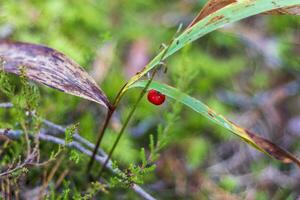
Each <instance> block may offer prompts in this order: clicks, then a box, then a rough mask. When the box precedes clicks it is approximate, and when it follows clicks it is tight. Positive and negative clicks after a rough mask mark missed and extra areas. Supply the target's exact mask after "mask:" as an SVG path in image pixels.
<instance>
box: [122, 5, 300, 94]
mask: <svg viewBox="0 0 300 200" xmlns="http://www.w3.org/2000/svg"><path fill="white" fill-rule="evenodd" d="M296 5H300V2H299V0H239V1H236V2H235V3H231V4H229V5H227V6H225V7H223V8H221V9H219V10H217V11H216V12H213V13H210V14H209V15H208V16H206V17H204V18H203V19H201V20H200V21H198V22H197V23H195V24H193V25H192V26H191V27H189V28H188V29H186V30H185V31H184V32H183V33H182V34H180V35H179V36H178V37H177V38H175V39H174V40H173V41H172V43H171V44H170V46H169V47H168V48H166V49H164V50H163V51H161V52H160V53H159V54H158V55H157V56H156V57H155V58H154V59H153V60H152V61H151V62H150V63H149V64H148V65H146V66H145V67H144V69H143V70H142V71H141V72H139V73H138V74H136V75H135V76H133V77H132V78H131V79H130V80H129V81H128V83H127V84H126V86H125V87H124V89H123V90H122V91H123V92H125V91H126V90H127V89H128V88H129V87H130V85H132V84H133V83H134V82H136V81H137V80H139V79H140V78H141V77H143V76H144V75H145V74H146V73H147V72H149V71H150V70H151V69H153V68H154V67H156V66H158V64H159V62H160V61H161V60H164V59H166V58H167V57H169V56H171V55H172V54H174V53H175V52H177V51H178V50H180V49H181V48H183V47H184V46H186V45H187V44H189V43H191V42H193V41H195V40H197V39H199V38H201V37H202V36H204V35H206V34H208V33H210V32H212V31H214V30H216V29H218V28H221V27H223V26H224V25H226V24H229V23H233V22H236V21H239V20H241V19H244V18H247V17H250V16H253V15H256V14H259V13H263V12H267V11H270V10H274V9H279V8H284V7H290V6H296ZM165 51H167V53H165ZM163 55H164V57H163V58H161V57H162V56H163Z"/></svg>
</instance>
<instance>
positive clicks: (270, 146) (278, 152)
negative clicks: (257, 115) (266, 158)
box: [246, 130, 300, 167]
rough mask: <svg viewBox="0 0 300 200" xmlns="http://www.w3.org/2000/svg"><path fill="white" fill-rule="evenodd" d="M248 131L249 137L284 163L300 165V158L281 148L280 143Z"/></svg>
mask: <svg viewBox="0 0 300 200" xmlns="http://www.w3.org/2000/svg"><path fill="white" fill-rule="evenodd" d="M246 133H247V134H248V135H249V137H250V138H251V139H252V140H253V141H254V142H255V144H256V145H257V146H259V147H260V148H261V149H263V150H264V151H265V152H267V153H268V154H269V155H271V156H274V157H275V158H276V159H278V160H280V161H281V162H283V163H292V162H294V163H296V164H297V165H298V167H300V161H299V159H298V158H296V157H295V156H293V155H292V154H291V153H289V152H287V151H286V150H284V149H282V148H280V147H279V146H278V145H276V144H274V143H272V142H270V141H269V140H267V139H265V138H262V137H260V136H258V135H256V134H254V133H252V132H250V131H248V130H246Z"/></svg>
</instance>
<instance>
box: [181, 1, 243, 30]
mask: <svg viewBox="0 0 300 200" xmlns="http://www.w3.org/2000/svg"><path fill="white" fill-rule="evenodd" d="M235 2H237V0H210V1H208V2H207V3H206V4H205V6H204V7H203V8H202V9H201V11H200V12H199V14H198V15H197V16H196V17H195V19H194V20H193V21H192V22H191V23H190V24H189V25H188V27H187V28H190V27H192V26H193V25H194V24H196V23H197V22H198V21H200V20H201V19H203V18H204V17H206V16H208V15H210V14H211V13H214V12H216V11H217V10H220V9H221V8H224V7H225V6H228V5H229V4H232V3H235Z"/></svg>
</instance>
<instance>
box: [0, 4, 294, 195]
mask: <svg viewBox="0 0 300 200" xmlns="http://www.w3.org/2000/svg"><path fill="white" fill-rule="evenodd" d="M240 2H241V3H238V4H236V5H234V6H231V7H225V8H224V9H220V10H218V11H217V12H216V13H213V14H212V15H209V16H208V17H207V18H205V19H204V20H202V21H199V22H198V23H196V24H195V25H194V26H191V27H190V28H189V29H186V30H184V31H183V32H181V34H179V35H177V37H176V39H174V40H173V41H172V42H171V45H170V46H169V47H167V48H165V49H163V50H161V51H160V53H158V55H157V56H156V57H155V58H154V60H152V61H151V62H150V64H149V65H147V66H146V68H144V69H143V70H142V71H141V73H139V74H138V75H137V76H133V77H126V72H127V71H130V69H129V67H128V65H127V62H128V57H129V56H128V55H127V54H128V53H129V51H130V49H132V48H133V47H132V46H133V45H132V44H135V42H136V41H138V40H139V39H143V40H146V41H147V42H148V47H147V48H148V53H147V55H144V57H147V58H145V59H146V60H147V59H148V57H149V55H155V54H156V53H157V52H158V51H159V50H158V46H159V44H160V43H162V42H164V41H168V40H169V39H170V38H172V35H173V34H174V32H175V31H176V30H177V28H178V25H179V23H178V20H176V19H175V21H176V22H174V21H173V20H174V19H173V18H176V17H179V18H180V21H190V19H188V20H186V19H185V18H184V17H183V16H187V13H186V12H187V11H188V12H192V11H191V10H194V11H195V12H197V11H199V9H200V7H202V6H203V5H204V3H205V1H197V2H189V3H188V2H187V1H184V2H182V1H174V2H172V3H170V2H168V1H159V2H157V1H140V0H133V1H130V2H127V1H120V2H117V1H107V0H103V1H97V0H91V1H75V0H71V1H61V0H47V1H35V0H29V1H24V2H22V3H19V2H17V1H15V0H8V1H4V2H1V3H0V13H1V14H0V17H1V21H0V38H1V37H3V36H2V34H3V32H2V29H1V28H2V27H8V29H9V30H10V29H11V30H12V32H11V34H10V35H9V36H7V37H8V38H9V39H12V40H18V41H26V42H31V43H36V44H45V45H47V46H50V47H53V48H54V49H58V50H59V51H61V52H64V54H66V55H67V57H70V58H73V59H75V60H76V61H77V62H78V63H79V64H80V65H81V66H83V67H84V69H85V70H86V71H93V70H94V68H95V67H97V66H95V64H94V63H96V60H97V51H98V49H99V48H101V47H102V46H104V45H105V44H106V43H107V42H111V41H112V42H114V44H116V48H114V52H113V58H112V60H113V61H112V63H110V64H108V65H107V66H105V67H106V68H107V69H108V70H107V71H108V73H107V74H106V76H105V77H104V80H101V81H100V80H96V81H99V83H100V82H101V89H102V90H100V93H101V91H105V94H106V95H107V102H112V99H113V98H115V95H116V93H117V91H119V89H120V88H121V87H122V85H123V84H124V83H125V82H126V80H128V79H129V84H128V85H127V86H126V87H125V88H124V90H123V92H124V93H122V94H125V91H126V96H122V101H120V104H119V105H118V107H117V111H116V112H115V115H114V116H113V118H112V120H111V126H109V127H108V129H107V131H106V135H105V137H104V142H103V144H101V148H103V149H104V150H105V152H108V151H109V148H110V147H111V146H112V145H113V143H114V141H115V139H116V138H117V133H118V132H119V130H120V127H121V125H122V123H123V122H124V121H125V120H126V117H127V116H128V113H129V112H130V110H131V106H132V105H134V102H136V100H137V98H138V92H137V91H138V90H128V91H127V89H130V88H133V87H143V86H145V85H146V82H147V79H146V77H145V76H144V75H146V74H147V73H148V72H153V70H154V69H155V68H156V67H157V66H158V65H157V64H158V63H159V62H160V61H162V59H161V55H163V53H164V51H166V52H167V54H166V56H165V57H169V56H170V55H172V54H174V53H175V52H176V51H178V50H179V49H181V48H183V47H184V48H183V49H182V51H181V52H180V53H177V54H176V55H174V56H173V57H170V58H168V59H163V61H164V63H165V66H161V69H159V70H158V73H157V75H156V77H155V79H156V81H154V82H153V84H152V85H151V86H150V87H151V88H155V89H157V90H160V91H162V92H163V93H165V94H166V95H167V96H169V97H170V98H167V102H166V103H165V104H164V105H163V106H161V107H155V106H153V105H150V104H149V103H148V102H147V101H146V100H142V101H141V103H140V105H139V106H138V108H137V112H136V113H135V115H134V117H133V118H132V120H131V123H130V127H129V128H128V129H127V130H126V131H125V134H124V136H123V138H122V139H121V142H120V144H118V146H117V149H116V152H115V153H114V154H113V157H112V159H113V160H115V162H114V164H113V166H112V167H113V169H115V171H116V174H111V173H109V172H106V173H104V174H103V176H102V178H101V179H100V181H92V180H89V177H88V175H87V174H88V173H87V172H86V163H87V162H88V157H87V156H86V154H84V153H82V152H81V153H80V152H79V151H78V150H76V149H75V148H73V147H72V145H73V144H76V142H77V140H76V134H80V135H81V136H82V137H84V138H87V139H88V140H89V141H92V142H93V143H95V140H96V136H95V135H96V133H97V132H98V127H100V126H101V124H102V123H103V119H104V118H105V111H104V109H103V108H99V106H97V105H95V104H92V103H89V102H88V101H86V100H80V99H79V98H76V97H72V96H70V95H66V94H64V93H62V92H58V91H56V90H53V89H49V88H47V87H38V86H37V85H36V84H35V83H33V82H31V81H29V80H28V79H27V78H28V69H26V67H28V66H23V67H22V66H18V67H20V68H18V69H20V73H19V75H20V77H21V78H17V77H15V76H12V75H10V74H6V73H3V72H2V71H1V73H0V103H2V102H11V103H13V107H12V108H9V109H3V108H0V129H7V130H19V131H22V133H24V134H23V135H22V137H20V138H19V139H18V140H14V141H13V142H11V141H10V140H3V141H2V139H1V138H0V139H1V140H0V157H1V160H0V171H1V172H2V171H6V170H7V169H8V166H10V165H12V164H13V165H14V166H16V165H17V164H19V163H22V162H23V161H25V160H26V158H28V155H31V154H30V153H33V152H36V156H35V157H34V161H38V162H41V163H42V164H43V161H44V162H45V163H44V164H43V165H41V166H39V165H36V166H30V165H24V166H22V167H20V168H19V169H18V170H16V171H14V172H13V173H12V175H11V176H10V177H9V178H6V179H4V180H5V181H8V182H9V183H8V184H4V185H6V186H7V187H12V188H14V189H15V191H16V193H17V191H18V190H19V189H21V188H24V186H25V188H26V189H28V191H29V192H31V193H33V190H31V188H38V187H45V188H44V189H45V190H44V191H45V198H46V199H71V198H73V199H92V198H99V197H100V198H103V199H111V198H116V197H119V196H120V195H125V193H126V197H125V198H130V199H133V198H138V197H137V196H136V195H134V196H133V195H132V194H131V193H130V192H129V190H130V189H131V188H132V187H133V185H134V184H140V185H145V186H146V188H148V186H149V185H150V184H151V187H149V188H151V189H146V190H147V191H149V193H153V194H154V196H157V197H158V198H163V199H173V198H185V199H186V198H197V197H199V196H200V197H204V198H207V199H209V198H210V197H211V195H213V194H215V193H218V194H222V195H225V194H226V195H227V194H230V195H231V194H232V195H235V194H236V195H240V196H242V198H243V197H244V195H245V193H243V192H241V191H243V190H245V189H248V188H250V187H252V188H251V189H254V190H255V196H256V198H257V199H270V198H272V197H274V196H275V197H277V198H278V199H280V198H281V199H285V198H292V197H294V196H296V195H298V191H296V190H294V189H293V188H292V187H291V188H289V186H288V185H282V184H279V183H273V185H272V187H271V186H270V187H269V188H267V190H268V193H267V192H263V191H264V189H265V188H263V187H260V186H259V184H257V185H255V184H254V185H255V186H253V184H251V183H249V185H246V184H245V183H243V184H241V183H240V182H239V180H242V178H241V177H240V176H239V174H243V173H245V174H250V175H251V174H253V173H255V176H254V175H253V177H254V178H255V177H256V176H257V177H258V178H257V180H258V181H259V175H258V174H260V173H263V172H264V171H263V170H264V169H265V167H266V166H268V165H269V166H270V167H275V168H278V169H279V170H280V172H281V171H282V172H291V174H292V172H293V171H292V170H293V169H294V167H293V166H290V165H288V166H285V165H283V164H280V163H278V162H273V161H272V163H271V164H269V163H268V162H270V158H266V157H259V156H256V154H255V153H253V152H252V151H251V150H250V151H249V150H248V149H246V147H244V146H239V145H238V144H237V143H236V140H235V138H233V137H231V136H227V134H226V133H227V132H226V131H224V130H223V128H220V127H216V126H215V125H214V124H212V123H210V122H209V121H208V120H206V119H204V118H201V117H199V116H198V115H197V113H194V112H191V111H190V110H188V109H186V108H185V107H184V106H183V105H184V104H185V105H187V106H188V107H190V108H192V109H194V110H196V111H197V112H200V113H202V114H203V112H202V111H201V109H200V110H199V105H201V106H202V107H205V108H206V106H205V105H203V104H202V103H201V102H200V101H199V99H201V101H203V102H205V103H206V104H207V105H209V106H210V107H212V108H213V109H214V110H218V111H219V112H220V113H223V114H224V116H226V117H229V118H230V119H232V118H235V117H234V116H236V114H237V113H239V112H241V113H246V112H245V108H243V107H239V106H237V105H236V104H231V105H228V104H227V103H226V102H225V103H224V102H222V99H221V98H220V97H219V96H218V94H219V91H220V90H231V91H234V92H235V93H242V94H246V95H245V96H248V97H249V98H248V99H251V100H250V101H252V98H251V97H250V96H254V95H256V94H258V96H259V92H262V91H264V90H272V89H273V88H274V87H275V86H277V85H279V84H280V83H281V82H282V81H283V80H291V79H292V80H293V79H294V78H295V77H296V76H298V75H297V73H298V68H297V66H298V63H299V58H298V57H297V52H298V51H297V48H296V47H297V45H296V47H295V45H294V44H293V42H294V41H295V39H294V37H296V36H297V33H296V31H293V30H289V29H286V28H283V27H297V26H298V25H299V23H298V22H299V20H298V18H296V17H293V16H284V17H278V16H272V17H269V16H258V17H257V18H250V19H249V21H246V20H245V21H243V22H242V23H241V24H244V25H245V26H249V27H252V25H253V24H255V25H257V22H256V20H259V21H260V20H261V21H262V23H263V24H264V25H266V27H263V28H261V29H262V30H261V31H262V32H263V31H265V32H266V33H265V34H266V35H267V34H269V35H272V36H273V35H274V37H275V36H276V37H277V38H278V44H279V51H280V52H279V56H280V59H281V61H282V68H280V69H275V68H268V67H266V66H265V63H264V62H263V61H262V58H261V57H251V56H250V55H249V54H248V52H247V51H246V50H244V49H246V48H249V49H251V48H250V47H245V46H247V45H245V43H243V42H244V40H243V39H242V40H240V36H238V35H236V34H232V33H228V32H226V30H227V29H226V28H225V29H222V31H218V32H213V33H211V34H209V35H205V34H207V33H209V32H211V31H213V30H215V29H217V28H220V27H222V26H223V25H225V24H227V23H229V22H234V21H237V20H240V19H242V18H245V17H248V16H251V15H254V14H256V13H260V12H264V11H266V10H268V9H270V8H271V7H272V6H273V7H274V5H271V4H272V3H271V1H263V0H257V1H255V3H254V4H253V6H252V7H251V6H247V5H246V3H245V2H248V1H240ZM277 2H278V3H279V4H280V6H284V5H285V6H288V5H293V4H295V3H299V1H296V0H289V1H281V0H279V1H277ZM20 4H21V5H20ZM239 9H243V12H241V11H240V12H236V10H239ZM172 12H175V13H176V17H174V16H173V15H174V14H173V13H172ZM233 13H235V14H236V13H237V14H236V15H234V14H233ZM221 15H222V16H223V15H224V16H225V18H226V19H227V20H221V18H216V17H217V16H221ZM170 16H173V17H171V18H172V19H170ZM213 19H220V20H219V21H218V20H217V22H215V23H209V22H212V21H213ZM262 19H263V20H262ZM187 25H188V24H184V27H186V26H187ZM287 34H288V37H287V36H286V35H287ZM204 35H205V36H204ZM200 37H202V38H201V39H200V40H199V41H194V40H196V39H198V38H200ZM286 39H288V40H289V41H291V42H286V41H285V40H286ZM192 41H194V43H193V45H189V43H191V42H192ZM249 49H248V50H249ZM295 49H296V50H295ZM2 64H3V63H2ZM144 64H145V63H144ZM123 66H126V67H123ZM38 67H39V66H38ZM38 67H37V69H38ZM139 67H141V66H139ZM165 69H167V70H166V73H165V72H164V70H165ZM124 71H126V72H125V73H123V72H124ZM85 78H87V76H83V78H82V80H86V79H85ZM88 78H89V77H88ZM138 78H145V79H146V81H138ZM76 80H77V79H72V81H71V82H74V81H76ZM137 81H138V82H137ZM159 82H166V83H167V85H163V84H160V83H159ZM278 82H280V83H278ZM168 85H172V86H174V88H169V86H168ZM52 86H53V85H52ZM56 88H57V87H56ZM162 88H163V89H165V90H163V89H162ZM166 88H167V89H166ZM175 88H176V89H175ZM82 91H83V92H84V91H85V90H82ZM69 93H70V94H74V93H71V92H69ZM101 95H102V94H101ZM101 95H100V96H101ZM77 96H80V95H77ZM104 96H105V95H104ZM182 96H184V98H180V97H182ZM192 96H193V97H195V99H194V98H192ZM101 97H103V96H101ZM171 98H174V101H173V100H171ZM88 99H89V98H88ZM105 99H106V97H105ZM187 99H188V100H191V99H192V100H193V102H192V101H189V102H186V100H187ZM220 99H221V100H220ZM196 101H197V102H196ZM254 101H255V100H253V102H254ZM101 102H102V101H100V103H101ZM107 102H104V104H105V105H106V106H108V107H109V106H110V105H109V104H108V103H107ZM195 102H196V103H195ZM194 103H195V104H194ZM196 104H197V105H196ZM244 104H245V102H242V103H241V104H239V105H244ZM253 105H258V104H255V103H253V104H251V105H250V106H249V105H248V106H249V107H251V106H252V107H253ZM293 105H295V104H293ZM201 106H200V107H201ZM262 107H263V106H262ZM285 109H287V108H285ZM292 110H293V112H297V111H296V109H292ZM204 115H205V116H206V117H209V116H208V114H207V113H204ZM216 116H217V115H216ZM237 116H238V117H236V118H238V119H239V118H242V117H240V116H241V114H240V115H237ZM44 118H45V119H48V120H51V121H54V122H55V123H57V124H62V125H65V126H66V127H67V128H66V130H65V131H64V135H59V136H58V138H59V139H61V140H62V141H63V144H62V145H53V144H52V143H50V142H48V141H40V140H38V139H37V138H38V134H39V133H43V131H46V132H49V133H51V134H53V135H54V136H57V135H56V134H57V133H56V131H57V130H54V129H53V127H52V128H51V127H48V126H45V124H44V123H43V119H44ZM267 118H268V117H267ZM222 119H223V118H222ZM223 120H224V119H223ZM250 120H251V118H250V117H249V121H250ZM261 120H262V121H263V120H264V119H261ZM225 122H226V123H225V124H224V123H222V124H221V126H225V128H226V127H227V128H228V125H229V126H230V127H229V129H232V128H233V127H234V128H237V126H235V125H234V124H231V123H229V120H227V119H226V120H225ZM268 123H271V122H270V121H268V122H265V124H268ZM70 124H73V125H70ZM254 124H258V123H256V122H255V123H254ZM272 126H274V127H275V125H274V124H273V125H272ZM252 127H253V128H255V129H257V127H254V126H252ZM274 129H276V128H273V129H272V128H270V129H269V131H267V132H270V135H267V136H266V137H268V138H274V140H275V139H276V142H277V143H281V142H282V141H284V142H285V145H287V144H286V143H287V141H286V140H283V139H284V138H283V137H284V136H283V137H282V136H280V137H279V136H278V135H276V131H274ZM282 130H283V128H280V129H279V131H282ZM233 132H235V133H237V134H238V135H239V134H240V135H239V136H241V137H242V138H243V139H245V140H246V141H248V142H250V143H252V144H253V145H254V146H255V145H256V143H255V141H254V142H253V140H251V139H250V138H249V137H248V136H247V134H243V133H244V132H242V133H241V132H237V131H236V130H233ZM258 132H259V133H264V131H261V130H260V129H259V130H258ZM286 137H294V136H290V135H289V136H286ZM289 139H290V138H289ZM288 144H289V145H288V146H286V147H288V148H289V149H290V150H291V151H293V152H295V151H297V150H299V148H298V146H299V145H297V144H296V141H290V143H288ZM69 147H71V148H69ZM256 147H257V148H258V149H260V150H262V151H265V149H263V148H260V146H256ZM224 149H225V150H224ZM241 149H242V150H241ZM245 149H246V150H245ZM223 151H224V152H223ZM240 151H246V153H245V152H244V154H245V155H251V156H248V157H249V159H250V161H249V160H248V162H247V163H246V164H245V165H243V166H242V167H239V168H237V170H235V168H234V169H233V170H230V169H223V171H222V173H220V174H218V173H214V171H213V170H212V169H214V168H213V167H211V168H210V166H212V165H213V166H214V165H215V164H216V165H217V164H222V163H224V162H227V159H229V158H233V156H234V155H236V154H237V153H239V152H240ZM249 152H250V153H249ZM271 153H272V152H271ZM241 154H242V155H243V152H242V153H241ZM271 155H272V154H271ZM231 156H232V157H231ZM252 156H253V158H254V159H255V162H254V161H253V159H252V160H251V157H252ZM52 161H55V162H52ZM233 161H234V160H233ZM233 161H232V163H233ZM241 162H242V161H241ZM249 162H250V163H251V166H250V165H248V164H249ZM227 163H228V162H227ZM229 163H231V162H229ZM222 166H224V165H222ZM225 166H227V165H225ZM228 166H229V165H228ZM120 169H121V170H120ZM98 170H99V165H97V167H94V169H93V170H92V171H91V174H92V175H94V176H95V172H98ZM1 172H0V173H1ZM89 173H90V172H89ZM205 176H207V177H209V179H211V180H212V181H213V182H215V183H216V185H214V184H209V181H208V182H207V183H206V184H205V183H202V182H201V181H205V178H203V177H205ZM253 177H252V178H253ZM23 180H26V181H25V182H24V181H23ZM199 182H200V183H199ZM249 182H250V180H249ZM261 182H263V181H261ZM87 183H89V184H87ZM161 183H162V185H160V184H161ZM291 183H292V181H291ZM1 184H2V185H3V182H1ZM152 184H153V185H152ZM156 185H158V186H156ZM194 185H195V188H196V189H195V188H193V187H194ZM245 185H246V186H245ZM247 186H248V187H247ZM265 187H268V186H265ZM46 188H47V189H46ZM274 188H275V189H274ZM1 189H2V188H1ZM1 189H0V190H1ZM124 189H125V191H124ZM195 191H196V192H195ZM206 191H210V192H209V194H206ZM16 193H15V194H16ZM24 194H25V193H24Z"/></svg>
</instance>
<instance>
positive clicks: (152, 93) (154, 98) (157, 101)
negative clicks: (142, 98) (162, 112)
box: [147, 90, 166, 105]
mask: <svg viewBox="0 0 300 200" xmlns="http://www.w3.org/2000/svg"><path fill="white" fill-rule="evenodd" d="M147 97H148V101H150V102H151V103H153V104H154V105H161V104H163V103H164V102H165V99H166V96H165V95H164V94H162V93H160V92H158V91H157V90H149V92H148V96H147Z"/></svg>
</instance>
